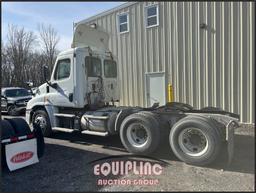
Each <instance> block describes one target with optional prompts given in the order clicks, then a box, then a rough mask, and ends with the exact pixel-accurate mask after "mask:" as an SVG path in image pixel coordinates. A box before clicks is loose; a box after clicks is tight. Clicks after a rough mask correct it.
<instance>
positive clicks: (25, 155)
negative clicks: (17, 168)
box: [11, 151, 34, 163]
mask: <svg viewBox="0 0 256 193" xmlns="http://www.w3.org/2000/svg"><path fill="white" fill-rule="evenodd" d="M33 154H34V153H33V152H31V151H25V152H21V153H18V154H16V155H14V156H13V157H12V158H11V162H12V163H20V162H25V161H27V160H29V159H30V158H31V157H32V156H33Z"/></svg>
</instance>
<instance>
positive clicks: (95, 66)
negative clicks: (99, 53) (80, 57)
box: [85, 56, 102, 77]
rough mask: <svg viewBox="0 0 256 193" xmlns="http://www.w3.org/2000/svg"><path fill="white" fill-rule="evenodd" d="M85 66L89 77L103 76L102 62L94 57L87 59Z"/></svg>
mask: <svg viewBox="0 0 256 193" xmlns="http://www.w3.org/2000/svg"><path fill="white" fill-rule="evenodd" d="M85 65H86V66H87V75H88V77H98V76H101V74H102V73H101V71H102V70H101V60H100V59H99V58H95V57H92V56H86V57H85Z"/></svg>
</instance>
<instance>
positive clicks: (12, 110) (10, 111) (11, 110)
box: [7, 105, 18, 116]
mask: <svg viewBox="0 0 256 193" xmlns="http://www.w3.org/2000/svg"><path fill="white" fill-rule="evenodd" d="M7 112H8V114H9V115H11V116H16V115H18V112H17V111H16V109H15V106H14V105H9V106H8V107H7Z"/></svg>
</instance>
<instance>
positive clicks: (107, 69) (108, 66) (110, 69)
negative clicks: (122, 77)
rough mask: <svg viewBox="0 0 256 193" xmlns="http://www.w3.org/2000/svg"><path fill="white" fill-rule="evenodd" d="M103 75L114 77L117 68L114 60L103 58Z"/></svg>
mask: <svg viewBox="0 0 256 193" xmlns="http://www.w3.org/2000/svg"><path fill="white" fill-rule="evenodd" d="M104 76H105V77H106V78H116V77H117V68H116V62H115V61H114V60H104Z"/></svg>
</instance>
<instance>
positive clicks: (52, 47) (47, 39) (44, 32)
mask: <svg viewBox="0 0 256 193" xmlns="http://www.w3.org/2000/svg"><path fill="white" fill-rule="evenodd" d="M38 28H39V34H40V39H41V43H42V45H43V48H44V49H43V51H44V54H45V55H46V59H47V63H48V65H49V68H50V70H51V71H52V68H53V65H54V61H55V58H56V55H57V48H56V46H57V44H58V42H59V40H60V37H59V36H58V33H57V31H56V30H55V29H54V28H53V27H52V26H51V25H47V26H45V25H44V24H39V27H38Z"/></svg>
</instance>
